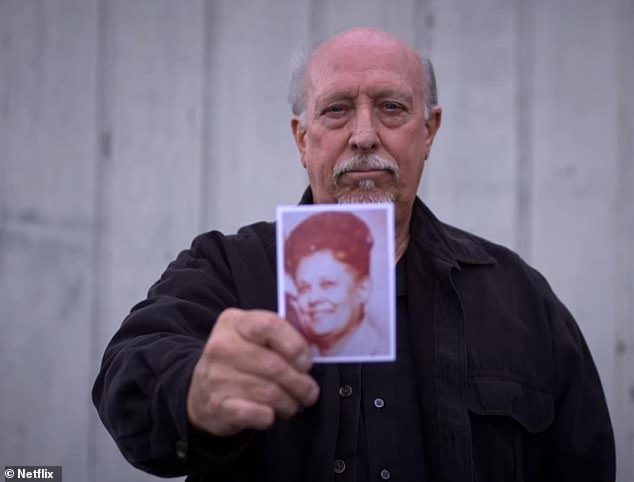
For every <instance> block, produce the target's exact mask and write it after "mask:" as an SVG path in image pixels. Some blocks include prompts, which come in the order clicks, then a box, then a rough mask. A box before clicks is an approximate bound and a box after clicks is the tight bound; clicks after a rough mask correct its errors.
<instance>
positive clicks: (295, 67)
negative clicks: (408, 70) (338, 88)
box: [288, 44, 438, 124]
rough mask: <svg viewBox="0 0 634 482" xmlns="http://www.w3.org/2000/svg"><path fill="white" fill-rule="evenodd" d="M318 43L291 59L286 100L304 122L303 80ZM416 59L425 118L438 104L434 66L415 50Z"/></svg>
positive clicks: (297, 53)
mask: <svg viewBox="0 0 634 482" xmlns="http://www.w3.org/2000/svg"><path fill="white" fill-rule="evenodd" d="M317 47H319V44H317V45H313V46H312V47H310V48H303V49H299V50H297V51H296V52H295V54H294V55H293V57H292V59H291V81H290V85H289V88H288V102H289V103H290V104H291V110H292V112H293V114H294V115H296V116H298V117H299V119H300V122H301V123H302V124H303V122H304V109H305V107H306V105H305V99H304V88H305V85H304V82H305V79H306V69H307V67H308V63H309V61H310V58H311V57H312V55H313V53H314V52H315V49H316V48H317ZM415 53H416V57H417V58H418V61H419V62H420V64H421V66H422V70H423V97H424V101H425V118H427V117H429V114H430V113H431V110H432V108H433V107H434V106H436V105H438V89H437V87H436V74H435V73H434V66H433V65H432V63H431V60H429V59H428V58H427V57H425V56H423V55H421V54H420V53H419V52H415Z"/></svg>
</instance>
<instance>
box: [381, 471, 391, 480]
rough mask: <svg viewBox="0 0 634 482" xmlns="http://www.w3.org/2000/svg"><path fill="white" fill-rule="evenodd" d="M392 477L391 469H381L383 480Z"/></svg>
mask: <svg viewBox="0 0 634 482" xmlns="http://www.w3.org/2000/svg"><path fill="white" fill-rule="evenodd" d="M390 477H392V474H390V471H389V470H387V469H383V470H381V478H382V479H383V480H390Z"/></svg>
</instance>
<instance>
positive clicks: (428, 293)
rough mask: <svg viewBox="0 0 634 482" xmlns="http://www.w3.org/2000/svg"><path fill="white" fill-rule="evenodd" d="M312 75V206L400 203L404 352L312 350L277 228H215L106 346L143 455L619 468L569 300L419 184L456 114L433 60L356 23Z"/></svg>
mask: <svg viewBox="0 0 634 482" xmlns="http://www.w3.org/2000/svg"><path fill="white" fill-rule="evenodd" d="M293 86H294V88H292V92H291V101H292V103H293V110H294V116H293V118H292V121H291V127H292V132H293V135H294V138H295V141H296V143H297V146H298V148H299V152H300V157H301V163H302V165H303V166H304V167H305V168H306V170H307V172H308V178H309V181H310V188H309V189H308V190H307V192H306V193H305V195H304V197H303V199H302V202H303V203H311V202H315V203H337V202H344V203H345V202H351V201H355V202H375V201H386V200H387V201H391V202H393V203H394V206H395V249H396V253H395V254H396V259H397V260H398V265H397V267H396V279H397V290H396V294H397V301H396V306H397V360H396V362H394V363H378V364H366V365H363V364H347V365H316V366H314V367H313V366H311V361H310V358H309V356H308V344H307V342H306V340H305V339H304V338H303V337H302V335H301V334H300V333H299V332H298V331H297V330H296V329H294V328H293V326H292V325H291V324H290V323H289V322H288V321H286V320H284V319H281V318H279V317H278V316H277V315H276V314H275V309H276V306H275V300H276V293H275V260H274V253H275V246H274V245H275V236H274V227H273V226H272V225H271V224H268V223H258V224H254V225H251V226H249V227H246V228H243V229H242V230H241V232H240V234H239V235H237V236H224V235H222V234H220V233H217V232H213V233H207V234H203V235H201V236H199V237H198V238H197V239H196V240H194V242H193V244H192V247H191V249H189V250H187V251H184V252H183V253H181V254H180V255H179V256H178V258H177V259H176V260H175V261H174V262H173V263H172V264H171V265H170V266H169V267H168V269H167V271H166V272H165V273H164V274H163V276H162V278H161V279H160V281H158V282H157V283H156V284H155V285H154V286H153V287H152V288H151V290H150V292H149V295H148V298H147V300H145V301H143V302H141V303H140V304H138V305H137V306H135V307H134V308H133V310H132V312H131V314H130V315H129V316H128V318H127V319H126V320H125V322H124V323H123V325H122V327H121V328H120V330H119V332H118V333H117V334H116V335H115V337H114V338H113V340H112V341H111V343H110V344H109V346H108V348H107V349H106V353H105V355H104V359H103V364H102V369H101V372H100V374H99V376H98V379H97V381H96V383H95V387H94V391H93V398H94V401H95V404H96V406H97V407H98V410H99V413H100V415H101V417H102V420H103V421H104V424H105V425H106V427H107V428H108V430H109V431H110V433H111V434H112V435H113V437H114V439H115V440H116V441H117V443H118V445H119V447H120V449H121V450H122V452H123V453H124V455H125V456H126V457H127V458H128V460H129V461H130V462H131V463H133V464H134V465H136V466H138V467H140V468H142V469H144V470H147V471H149V472H152V473H155V474H159V475H178V474H188V475H189V478H188V480H191V481H212V480H214V481H216V480H218V481H275V482H280V481H289V482H290V481H319V482H323V481H326V480H341V481H361V480H363V481H366V480H401V481H403V480H405V481H412V480H433V481H455V482H465V481H473V480H478V481H487V482H492V481H511V480H523V481H564V480H571V481H572V480H574V481H575V482H578V481H591V480H592V481H599V480H600V481H609V480H614V470H615V469H614V442H613V435H612V429H611V426H610V421H609V416H608V413H607V408H606V404H605V400H604V396H603V393H602V389H601V385H600V382H599V379H598V375H597V372H596V369H595V366H594V364H593V361H592V358H591V356H590V353H589V351H588V348H587V346H586V344H585V342H584V340H583V337H582V335H581V333H580V332H579V329H578V327H577V325H576V323H575V321H574V320H573V318H572V317H571V315H570V313H569V312H568V311H567V310H566V309H565V307H564V306H563V305H562V304H561V303H560V302H559V300H558V299H557V298H556V297H555V295H554V294H553V293H552V291H551V290H550V288H549V286H548V284H547V283H546V281H545V280H544V279H543V278H542V277H541V276H540V275H539V274H538V273H537V272H535V271H534V270H533V269H531V268H530V267H528V266H527V265H526V264H525V263H523V262H522V261H521V260H520V259H519V258H518V257H517V256H516V255H515V254H513V253H512V252H510V251H508V250H506V249H505V248H502V247H500V246H498V245H495V244H492V243H490V242H487V241H485V240H482V239H480V238H477V237H475V236H472V235H470V234H468V233H465V232H463V231H460V230H458V229H455V228H452V227H449V226H446V225H444V224H442V223H440V222H439V221H438V220H437V219H436V218H435V217H434V216H433V214H432V213H431V212H430V211H429V210H428V209H427V207H425V206H424V205H423V204H422V202H421V201H420V200H419V199H417V197H416V190H417V187H418V184H419V181H420V177H421V174H422V171H423V165H424V162H425V160H426V159H427V157H428V155H429V152H430V149H431V146H432V141H433V139H434V136H435V134H436V132H437V131H438V128H439V126H440V120H441V109H440V107H439V106H438V105H436V99H435V88H434V79H433V73H432V69H431V65H430V64H429V62H427V61H422V60H421V59H420V58H419V57H418V56H417V55H416V53H415V52H414V51H413V50H412V48H411V47H409V46H408V45H406V44H405V43H404V42H402V41H401V40H399V39H397V38H395V37H394V36H393V35H391V34H388V33H386V32H384V31H380V30H376V29H369V28H357V29H353V30H349V31H346V32H343V33H341V34H339V35H336V36H334V37H332V38H330V39H328V40H326V41H325V42H323V43H322V44H321V45H319V46H318V47H317V48H316V49H315V50H314V51H313V52H312V53H311V55H310V57H309V58H308V60H307V63H306V64H305V65H303V66H300V67H299V69H298V72H297V73H296V75H295V76H294V82H293Z"/></svg>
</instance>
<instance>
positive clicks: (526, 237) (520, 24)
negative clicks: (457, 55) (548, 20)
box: [515, 0, 535, 261]
mask: <svg viewBox="0 0 634 482" xmlns="http://www.w3.org/2000/svg"><path fill="white" fill-rule="evenodd" d="M534 9H535V7H534V5H533V3H532V2H525V1H524V0H517V1H516V2H515V10H516V14H515V19H516V26H517V29H516V30H517V36H516V38H515V42H516V44H515V45H516V48H515V51H516V55H515V58H516V64H515V65H516V69H515V81H516V102H515V104H516V123H515V129H516V131H515V133H516V149H517V150H516V155H515V161H516V168H517V170H516V198H515V199H516V203H515V236H516V247H517V250H518V252H519V253H520V255H522V256H523V257H524V258H525V259H526V260H528V261H530V258H531V256H532V195H533V106H534V90H533V89H534V86H533V78H534V77H533V71H534V67H535V25H534V22H535V20H534V15H535V11H534Z"/></svg>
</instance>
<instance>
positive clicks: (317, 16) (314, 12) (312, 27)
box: [308, 0, 327, 46]
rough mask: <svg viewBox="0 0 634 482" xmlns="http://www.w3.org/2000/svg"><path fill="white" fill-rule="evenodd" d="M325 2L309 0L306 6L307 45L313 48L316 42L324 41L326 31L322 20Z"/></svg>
mask: <svg viewBox="0 0 634 482" xmlns="http://www.w3.org/2000/svg"><path fill="white" fill-rule="evenodd" d="M325 4H326V2H324V1H323V0H309V4H308V31H309V45H310V46H313V45H315V44H316V43H318V42H321V41H322V40H324V35H325V32H326V31H327V29H326V27H327V25H325V23H326V22H325V19H324V5H325Z"/></svg>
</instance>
